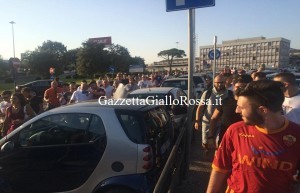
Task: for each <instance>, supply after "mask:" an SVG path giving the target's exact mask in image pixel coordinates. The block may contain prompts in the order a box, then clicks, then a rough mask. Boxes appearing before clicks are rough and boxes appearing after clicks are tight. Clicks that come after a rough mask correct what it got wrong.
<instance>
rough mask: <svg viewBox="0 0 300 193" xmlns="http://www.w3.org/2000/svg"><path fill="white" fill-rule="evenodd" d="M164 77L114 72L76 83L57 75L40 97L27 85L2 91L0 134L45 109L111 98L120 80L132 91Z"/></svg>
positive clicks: (152, 85)
mask: <svg viewBox="0 0 300 193" xmlns="http://www.w3.org/2000/svg"><path fill="white" fill-rule="evenodd" d="M164 78H166V76H165V75H164V74H160V73H158V72H156V73H153V74H150V75H149V76H148V75H146V74H137V75H136V76H133V75H126V74H122V73H117V74H116V77H115V78H114V79H110V78H108V77H99V79H98V80H97V81H96V80H91V81H90V82H87V81H86V80H82V81H81V83H80V85H79V86H77V84H76V83H75V82H70V83H63V84H62V85H60V84H59V80H58V78H57V79H55V80H53V81H52V82H51V87H50V88H49V89H47V90H46V91H45V93H44V96H43V97H41V96H35V95H33V94H32V91H31V89H30V88H28V87H25V88H23V89H22V90H21V93H15V94H13V93H12V92H11V91H9V90H5V91H3V92H2V94H1V97H2V101H1V103H0V109H1V111H0V118H1V123H0V124H1V136H5V135H7V134H9V133H10V132H11V131H13V130H14V129H15V128H17V127H18V126H20V125H21V124H22V123H24V122H25V121H27V120H28V119H30V118H32V117H34V116H35V115H37V114H40V113H42V112H44V111H47V110H50V109H53V108H56V107H59V106H62V105H66V104H71V103H78V102H82V101H87V100H91V99H99V98H100V97H105V98H108V99H109V98H112V97H113V95H114V93H115V91H116V89H117V88H118V86H119V85H120V83H121V84H122V85H123V86H124V89H125V90H126V91H127V92H131V91H133V90H136V89H139V88H148V87H158V86H160V84H161V83H162V81H163V79H164Z"/></svg>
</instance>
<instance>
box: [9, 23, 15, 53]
mask: <svg viewBox="0 0 300 193" xmlns="http://www.w3.org/2000/svg"><path fill="white" fill-rule="evenodd" d="M9 23H10V24H11V30H12V37H13V49H14V58H15V57H16V53H15V35H14V24H15V23H16V22H14V21H11V22H9Z"/></svg>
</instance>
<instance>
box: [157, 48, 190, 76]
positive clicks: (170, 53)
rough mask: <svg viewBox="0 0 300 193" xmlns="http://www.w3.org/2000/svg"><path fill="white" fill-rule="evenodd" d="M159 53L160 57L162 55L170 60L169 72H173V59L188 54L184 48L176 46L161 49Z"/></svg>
mask: <svg viewBox="0 0 300 193" xmlns="http://www.w3.org/2000/svg"><path fill="white" fill-rule="evenodd" d="M157 55H158V57H162V58H164V59H166V60H167V61H168V64H169V73H171V72H172V64H173V59H174V58H183V57H184V56H186V54H185V52H184V51H183V50H179V49H176V48H172V49H169V50H163V51H160V52H159V53H158V54H157Z"/></svg>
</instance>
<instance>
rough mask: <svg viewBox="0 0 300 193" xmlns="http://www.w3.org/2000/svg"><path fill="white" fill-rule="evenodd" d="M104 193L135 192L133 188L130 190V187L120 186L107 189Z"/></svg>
mask: <svg viewBox="0 0 300 193" xmlns="http://www.w3.org/2000/svg"><path fill="white" fill-rule="evenodd" d="M104 193H135V192H134V191H133V190H129V189H128V188H124V187H118V188H112V189H109V190H106V191H105V192H104Z"/></svg>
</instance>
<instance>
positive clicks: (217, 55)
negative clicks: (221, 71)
mask: <svg viewBox="0 0 300 193" xmlns="http://www.w3.org/2000/svg"><path fill="white" fill-rule="evenodd" d="M220 56H221V52H220V50H218V49H216V59H219V58H220ZM208 58H209V59H210V60H213V59H214V50H211V51H209V52H208Z"/></svg>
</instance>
